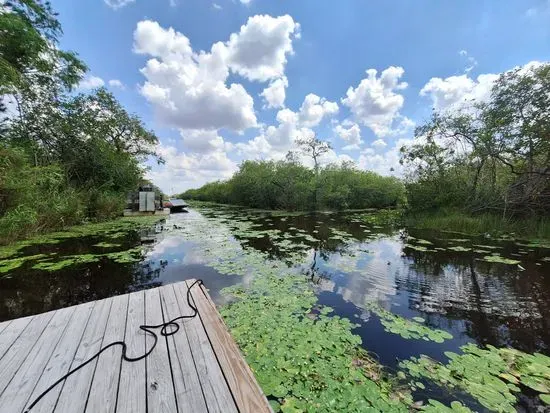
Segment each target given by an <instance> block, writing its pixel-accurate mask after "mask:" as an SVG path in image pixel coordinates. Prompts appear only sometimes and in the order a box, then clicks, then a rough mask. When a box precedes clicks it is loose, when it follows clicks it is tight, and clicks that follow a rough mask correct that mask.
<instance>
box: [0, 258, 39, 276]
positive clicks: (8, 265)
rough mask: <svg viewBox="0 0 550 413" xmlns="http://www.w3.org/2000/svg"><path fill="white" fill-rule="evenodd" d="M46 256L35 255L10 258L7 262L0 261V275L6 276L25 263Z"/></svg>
mask: <svg viewBox="0 0 550 413" xmlns="http://www.w3.org/2000/svg"><path fill="white" fill-rule="evenodd" d="M47 256H48V255H46V254H36V255H29V256H26V257H19V258H12V259H9V260H2V261H0V274H6V273H9V272H10V271H13V270H16V269H17V268H19V267H21V266H22V265H23V264H25V263H26V262H27V261H35V260H38V259H40V258H44V257H47Z"/></svg>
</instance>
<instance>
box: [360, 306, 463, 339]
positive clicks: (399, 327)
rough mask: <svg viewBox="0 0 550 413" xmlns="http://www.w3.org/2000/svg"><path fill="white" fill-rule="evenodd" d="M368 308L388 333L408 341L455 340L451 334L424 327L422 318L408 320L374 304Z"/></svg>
mask: <svg viewBox="0 0 550 413" xmlns="http://www.w3.org/2000/svg"><path fill="white" fill-rule="evenodd" d="M366 307H367V308H368V309H369V310H371V311H372V312H373V313H374V314H376V315H377V316H378V317H380V322H381V323H382V325H383V326H384V330H386V331H387V332H388V333H393V334H398V335H400V336H401V337H403V338H406V339H422V340H426V341H435V342H436V343H443V342H444V341H445V340H448V339H451V338H453V336H452V335H451V334H450V333H448V332H446V331H444V330H438V329H432V328H430V327H428V326H426V325H424V324H423V323H424V322H425V321H424V319H423V318H421V317H415V318H413V319H412V320H408V319H406V318H404V317H401V316H398V315H396V314H393V313H392V312H390V311H388V310H385V309H383V308H382V307H380V306H378V305H376V304H374V303H369V304H368V305H367V306H366Z"/></svg>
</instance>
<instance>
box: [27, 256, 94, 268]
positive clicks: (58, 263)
mask: <svg viewBox="0 0 550 413" xmlns="http://www.w3.org/2000/svg"><path fill="white" fill-rule="evenodd" d="M99 260H100V256H99V255H96V254H82V255H68V256H63V257H60V259H57V260H52V259H48V260H45V261H39V262H37V263H36V264H34V265H33V266H32V268H33V269H35V270H44V271H59V270H62V269H63V268H66V267H71V266H73V265H78V264H89V263H91V262H97V261H99Z"/></svg>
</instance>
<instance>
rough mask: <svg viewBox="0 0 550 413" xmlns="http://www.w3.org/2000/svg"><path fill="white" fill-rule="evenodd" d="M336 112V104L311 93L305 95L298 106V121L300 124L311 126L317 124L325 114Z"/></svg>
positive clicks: (330, 114)
mask: <svg viewBox="0 0 550 413" xmlns="http://www.w3.org/2000/svg"><path fill="white" fill-rule="evenodd" d="M337 113H338V104H337V103H335V102H329V101H328V100H326V99H325V98H321V97H319V96H317V95H314V94H313V93H310V94H309V95H307V96H306V97H305V99H304V102H303V103H302V106H301V107H300V112H299V122H300V124H301V125H302V126H305V127H313V126H317V125H319V123H321V121H322V120H323V118H324V117H325V116H332V115H335V114H337Z"/></svg>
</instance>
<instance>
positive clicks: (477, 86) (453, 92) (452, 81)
mask: <svg viewBox="0 0 550 413" xmlns="http://www.w3.org/2000/svg"><path fill="white" fill-rule="evenodd" d="M541 64H542V63H541V62H538V61H536V60H533V61H530V62H529V63H527V64H525V65H523V66H517V67H515V68H513V69H518V68H520V69H521V71H523V72H525V71H528V70H531V69H533V68H534V67H537V66H540V65H541ZM499 76H500V75H499V74H494V73H486V74H482V75H479V76H478V77H477V78H476V79H472V78H470V77H469V76H468V75H467V74H464V75H460V76H449V77H447V78H445V79H442V78H440V77H432V78H431V79H430V80H429V81H428V83H426V84H425V85H424V87H423V88H422V89H421V90H420V96H428V97H430V98H431V99H432V103H433V107H434V109H436V110H458V109H464V108H468V107H471V103H472V102H473V101H476V102H484V101H486V100H487V99H488V98H489V96H490V94H491V88H492V87H493V85H494V82H495V80H497V79H498V77H499Z"/></svg>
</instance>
